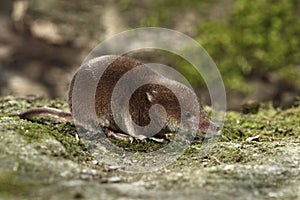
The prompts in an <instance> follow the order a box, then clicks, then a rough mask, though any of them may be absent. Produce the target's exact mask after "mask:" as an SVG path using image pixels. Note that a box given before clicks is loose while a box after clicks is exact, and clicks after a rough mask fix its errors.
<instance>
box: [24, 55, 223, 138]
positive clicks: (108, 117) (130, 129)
mask: <svg viewBox="0 0 300 200" xmlns="http://www.w3.org/2000/svg"><path fill="white" fill-rule="evenodd" d="M99 71H101V72H100V73H99ZM91 82H94V83H96V84H94V85H95V86H94V87H95V89H94V90H93V89H92V86H91V85H93V84H91ZM68 96H69V99H68V103H69V107H70V110H71V113H72V114H71V113H65V112H62V111H60V110H57V109H48V108H37V109H30V110H27V111H24V112H22V113H20V114H18V116H20V118H25V119H26V118H30V117H32V116H36V115H48V116H54V117H58V118H64V119H67V120H70V119H72V117H73V119H74V120H75V121H80V122H81V123H82V124H84V123H88V122H89V121H91V120H96V123H97V124H98V125H100V126H101V127H102V128H105V130H109V131H110V132H113V133H121V134H126V135H130V136H131V137H134V138H140V139H143V138H150V137H152V136H154V135H155V136H156V135H157V136H159V135H161V134H165V133H173V132H176V131H178V130H181V129H185V130H191V131H196V132H201V133H207V132H218V131H219V126H218V125H216V124H215V123H214V122H212V121H211V120H210V118H209V117H208V116H207V114H206V113H205V112H204V111H203V108H202V106H201V105H200V104H199V102H198V100H197V98H196V96H195V94H194V92H193V91H192V90H191V89H190V88H189V87H187V86H185V85H184V84H182V83H179V82H177V81H174V80H171V79H168V78H166V77H164V76H162V75H160V74H158V73H156V72H154V71H153V70H152V69H151V68H150V67H149V66H147V65H144V64H143V63H142V62H140V61H138V60H135V59H133V58H130V57H125V56H115V55H107V56H102V57H98V58H95V59H92V60H90V61H88V62H86V63H85V64H83V65H82V66H81V68H80V69H79V70H78V71H77V73H76V74H75V75H74V77H73V79H72V81H71V84H70V88H69V93H68ZM127 101H128V104H127ZM87 104H94V105H87ZM153 106H154V107H153ZM155 106H156V107H155ZM153 108H156V109H153ZM92 111H94V112H95V116H94V117H93V115H92V114H90V112H92ZM77 116H80V117H77ZM95 117H96V119H93V118H95ZM133 122H134V123H133ZM150 125H153V126H152V128H153V129H151V127H150ZM145 127H148V128H145ZM158 129H159V131H157V132H155V131H151V130H158ZM149 130H150V131H149Z"/></svg>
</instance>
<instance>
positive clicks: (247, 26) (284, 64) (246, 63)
mask: <svg viewBox="0 0 300 200" xmlns="http://www.w3.org/2000/svg"><path fill="white" fill-rule="evenodd" d="M299 8H300V1H298V0H280V1H277V0H252V1H246V0H237V1H236V2H235V5H234V7H233V9H232V11H231V12H230V13H229V15H228V16H227V18H225V19H223V20H219V21H208V22H204V23H203V22H202V23H201V24H199V28H198V31H199V32H198V34H197V35H198V41H199V42H200V43H201V44H202V45H203V47H204V48H205V49H206V50H207V51H208V53H209V54H210V55H211V56H212V58H213V59H214V61H215V62H216V64H217V66H218V67H219V69H220V71H221V74H222V76H223V80H224V83H225V85H226V86H227V88H229V89H233V90H237V91H241V92H249V91H251V85H250V84H248V83H247V80H249V79H268V78H270V75H271V74H273V75H274V74H276V76H277V77H278V79H281V80H284V81H286V82H287V83H288V84H290V85H291V86H292V87H295V88H297V89H300V79H299V76H300V68H299V65H300V13H299Z"/></svg>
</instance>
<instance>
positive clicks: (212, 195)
mask: <svg viewBox="0 0 300 200" xmlns="http://www.w3.org/2000/svg"><path fill="white" fill-rule="evenodd" d="M0 102H1V103H0V124H1V126H0V160H1V162H0V199H186V198H188V199H300V190H299V189H300V145H299V144H300V137H299V136H300V127H299V121H300V120H299V119H300V106H299V104H298V103H296V104H295V107H294V108H291V109H287V110H281V109H274V108H273V107H272V106H270V105H261V107H260V109H259V110H258V112H256V111H253V114H251V113H248V114H242V113H238V112H228V113H227V117H226V121H225V126H224V128H223V133H222V135H221V137H220V138H218V141H217V142H216V143H215V145H214V147H213V148H212V149H211V150H210V151H209V153H208V154H207V155H205V156H202V157H199V153H201V150H202V149H201V144H199V143H197V142H196V143H195V144H193V145H191V146H189V147H188V148H187V149H186V150H185V152H184V153H183V155H182V156H181V157H180V158H179V159H178V160H177V161H175V162H173V163H172V164H170V165H168V166H166V167H164V168H162V169H160V170H158V171H155V172H148V173H127V172H124V171H122V169H121V168H120V167H119V166H118V165H107V164H106V163H103V162H102V161H101V160H99V159H96V158H95V156H94V155H92V153H91V152H90V151H89V150H88V147H87V146H86V144H85V143H84V142H83V141H81V140H77V139H76V138H75V137H74V136H72V133H73V134H74V133H75V129H74V125H72V123H59V122H57V121H55V120H52V119H45V118H43V119H35V120H32V121H27V120H21V119H19V118H18V117H10V116H9V114H11V113H14V112H17V111H20V110H24V109H28V108H31V107H38V106H45V105H46V106H50V107H56V108H60V109H64V110H67V106H66V103H65V102H63V101H60V100H55V101H54V100H53V101H49V100H46V99H43V98H40V97H32V96H31V97H22V98H16V97H12V96H6V97H1V98H0ZM297 104H298V105H297ZM70 133H71V134H70ZM126 145H127V148H129V147H130V149H133V151H134V150H135V149H134V148H135V147H137V146H139V145H140V144H129V143H128V144H126ZM143 145H144V146H147V145H149V144H143ZM150 145H151V144H150ZM131 147H132V148H131ZM97 158H98V157H97Z"/></svg>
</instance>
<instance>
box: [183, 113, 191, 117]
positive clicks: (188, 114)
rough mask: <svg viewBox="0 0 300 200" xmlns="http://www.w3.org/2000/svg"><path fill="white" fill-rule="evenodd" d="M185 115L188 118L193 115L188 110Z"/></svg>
mask: <svg viewBox="0 0 300 200" xmlns="http://www.w3.org/2000/svg"><path fill="white" fill-rule="evenodd" d="M184 116H185V117H187V118H190V117H191V116H192V115H191V113H189V112H187V113H185V114H184Z"/></svg>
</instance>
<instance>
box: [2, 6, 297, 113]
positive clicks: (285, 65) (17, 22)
mask: <svg viewBox="0 0 300 200" xmlns="http://www.w3.org/2000/svg"><path fill="white" fill-rule="evenodd" d="M299 10H300V1H299V0H252V1H246V0H201V1H199V0H185V1H184V0H161V1H150V0H139V1H137V0H120V1H114V0H112V1H104V0H85V1H81V0H72V1H71V0H43V1H40V0H22V1H12V0H1V1H0V72H1V74H0V86H1V87H0V95H9V94H11V95H28V94H38V95H43V96H46V97H47V98H62V99H66V94H67V90H68V85H69V82H70V80H71V78H72V76H73V74H74V72H75V71H76V70H77V69H78V67H79V66H80V64H81V62H82V61H83V59H84V58H85V57H86V56H87V55H88V53H89V52H90V51H91V50H92V49H93V48H94V47H95V46H96V45H97V44H99V43H100V42H101V41H103V40H104V39H106V38H108V37H110V36H112V35H114V34H116V33H119V32H121V31H124V30H128V29H132V28H137V27H144V26H159V27H165V28H170V29H174V30H178V31H180V32H183V33H185V34H187V35H189V36H190V37H192V38H194V39H195V40H197V41H198V42H199V43H200V44H201V45H202V46H203V47H204V48H205V49H206V51H207V52H208V53H209V55H210V56H211V57H212V58H213V60H214V61H215V63H216V65H217V66H218V68H219V70H220V72H221V74H222V77H223V81H224V84H225V87H226V93H227V102H228V109H240V107H241V105H242V104H243V103H245V102H249V101H259V102H260V101H263V102H265V101H271V102H273V104H274V105H275V106H280V107H283V108H287V107H290V106H292V105H293V104H295V102H296V101H297V98H298V99H299V95H300V12H299ZM130 56H133V57H135V58H138V59H141V60H143V61H151V62H154V61H155V62H160V63H164V64H167V65H169V66H173V67H174V68H176V69H178V70H179V71H180V72H181V73H183V74H184V75H186V77H187V78H188V80H189V81H190V83H192V84H193V87H194V89H195V90H196V91H197V92H198V93H201V98H202V101H204V102H205V103H207V104H209V98H208V94H207V91H206V88H205V84H204V83H203V81H201V80H200V81H199V80H198V79H197V78H195V77H194V76H195V73H194V72H193V70H191V68H190V67H189V66H188V65H189V63H188V62H186V61H184V60H182V59H181V58H179V57H178V56H176V55H172V54H170V53H168V52H162V51H146V52H131V53H130Z"/></svg>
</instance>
